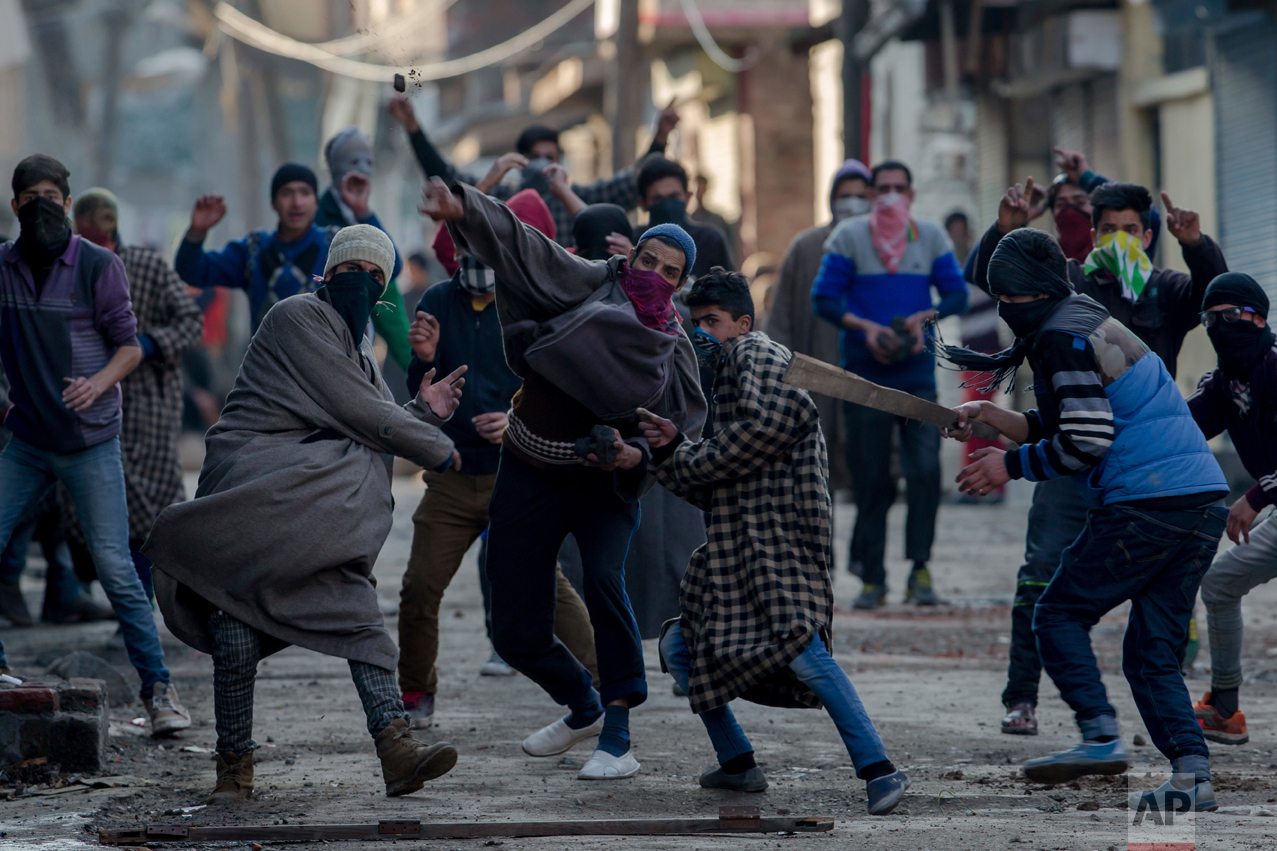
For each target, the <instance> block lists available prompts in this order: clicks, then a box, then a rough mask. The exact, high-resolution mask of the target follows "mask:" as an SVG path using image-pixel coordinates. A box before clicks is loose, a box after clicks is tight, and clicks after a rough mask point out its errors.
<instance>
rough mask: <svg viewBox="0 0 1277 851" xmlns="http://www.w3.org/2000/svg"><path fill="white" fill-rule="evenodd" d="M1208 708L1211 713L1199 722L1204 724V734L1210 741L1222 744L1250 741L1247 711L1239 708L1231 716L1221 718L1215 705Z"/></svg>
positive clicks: (1237, 743)
mask: <svg viewBox="0 0 1277 851" xmlns="http://www.w3.org/2000/svg"><path fill="white" fill-rule="evenodd" d="M1194 708H1196V707H1194ZM1206 709H1207V710H1209V713H1210V714H1209V715H1208V716H1207V717H1205V718H1201V719H1199V720H1198V722H1197V723H1198V724H1201V725H1202V735H1203V736H1205V737H1206V739H1207V740H1208V741H1212V742H1218V743H1219V744H1221V745H1244V744H1246V743H1247V742H1249V741H1250V734H1249V733H1247V732H1246V713H1244V712H1242V711H1241V710H1240V709H1239V710H1237V711H1236V712H1234V713H1233V714H1232V716H1231V717H1229V718H1220V717H1219V713H1218V712H1216V711H1215V707H1213V706H1207V707H1206Z"/></svg>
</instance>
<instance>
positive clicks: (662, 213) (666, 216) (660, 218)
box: [647, 198, 687, 225]
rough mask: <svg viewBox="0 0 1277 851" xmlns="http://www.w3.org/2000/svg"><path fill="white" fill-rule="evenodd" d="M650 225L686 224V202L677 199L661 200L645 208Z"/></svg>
mask: <svg viewBox="0 0 1277 851" xmlns="http://www.w3.org/2000/svg"><path fill="white" fill-rule="evenodd" d="M647 215H648V221H649V222H650V223H651V224H652V225H682V224H684V223H686V222H687V202H686V201H680V200H679V199H678V198H662V199H661V200H659V201H657V202H656V203H655V204H653V205H652V206H650V207H648V208H647Z"/></svg>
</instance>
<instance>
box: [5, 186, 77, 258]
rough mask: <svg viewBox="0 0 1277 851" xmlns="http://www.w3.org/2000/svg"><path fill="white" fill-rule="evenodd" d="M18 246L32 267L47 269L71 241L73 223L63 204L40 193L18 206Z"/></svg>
mask: <svg viewBox="0 0 1277 851" xmlns="http://www.w3.org/2000/svg"><path fill="white" fill-rule="evenodd" d="M18 224H19V225H20V226H21V230H20V231H19V233H18V239H17V245H18V250H19V251H21V252H22V259H23V260H26V261H27V265H28V266H30V267H31V268H32V269H45V268H48V267H49V266H51V265H53V261H54V260H57V259H58V258H59V257H61V256H62V252H64V251H66V250H67V245H68V244H69V243H70V242H71V223H70V222H69V221H68V220H67V214H66V210H64V209H63V208H62V205H61V204H59V203H57V202H55V201H50V200H49V199H48V198H45V197H44V196H43V195H40V196H37V197H35V198H33V199H31V200H30V201H28V202H27V203H25V204H23V205H22V206H21V207H19V208H18Z"/></svg>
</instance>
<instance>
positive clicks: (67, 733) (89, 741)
mask: <svg viewBox="0 0 1277 851" xmlns="http://www.w3.org/2000/svg"><path fill="white" fill-rule="evenodd" d="M109 723H110V722H109V719H108V716H107V686H106V683H105V682H103V681H102V680H94V679H81V678H77V679H75V680H71V681H66V680H57V679H49V678H44V679H40V680H34V681H28V682H26V683H23V684H22V685H21V686H12V687H6V688H0V768H8V767H9V766H12V765H14V764H16V763H19V762H23V761H25V760H29V759H35V758H37V757H46V758H47V759H48V760H49V763H50V764H52V765H56V767H57V768H58V770H59V771H61V772H62V773H63V774H70V773H86V772H87V773H96V772H100V771H102V770H103V769H104V768H105V766H106V746H107V736H108V729H109Z"/></svg>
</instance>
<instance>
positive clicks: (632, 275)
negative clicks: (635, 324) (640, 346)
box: [621, 266, 678, 337]
mask: <svg viewBox="0 0 1277 851" xmlns="http://www.w3.org/2000/svg"><path fill="white" fill-rule="evenodd" d="M621 289H623V290H625V294H626V295H627V296H629V297H630V302H631V303H632V304H633V305H634V313H635V315H637V316H638V321H639V322H642V323H643V325H644V326H646V327H648V328H651V329H652V330H653V331H663V332H665V333H666V334H670V335H672V336H675V337H677V336H678V327H677V326H674V327H673V328H671V327H670V317H671V316H673V314H674V303H673V302H672V301H670V297H671V296H673V295H674V289H675V286H674V284H671V283H670V282H669V281H667V280H665V279H664V278H662V277H661V276H660V275H659V274H658V273H656V272H646V271H643V270H642V269H634V268H631V267H629V266H627V267H626V269H625V274H624V275H622V276H621Z"/></svg>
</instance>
